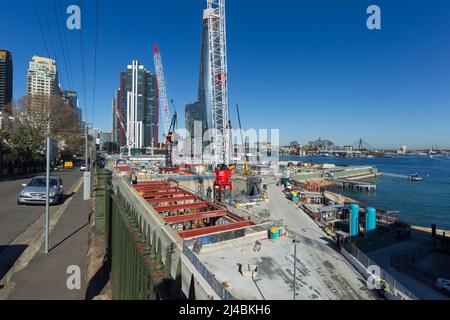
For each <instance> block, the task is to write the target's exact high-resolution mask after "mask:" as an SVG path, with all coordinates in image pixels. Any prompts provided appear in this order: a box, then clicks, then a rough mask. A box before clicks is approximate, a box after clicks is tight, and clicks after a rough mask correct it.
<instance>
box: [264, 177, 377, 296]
mask: <svg viewBox="0 0 450 320" xmlns="http://www.w3.org/2000/svg"><path fill="white" fill-rule="evenodd" d="M264 183H267V184H268V192H269V197H270V204H269V205H268V209H269V210H270V213H271V218H272V219H275V220H276V219H282V220H283V222H284V224H285V225H287V227H288V229H289V230H292V231H293V232H295V233H296V234H298V240H299V241H300V243H299V244H298V251H299V255H300V256H301V258H300V261H301V265H300V264H299V266H298V267H297V268H300V269H299V270H298V273H299V274H310V275H311V278H310V279H311V283H308V285H310V286H313V287H316V288H317V292H318V299H326V300H329V299H332V300H335V299H337V300H341V299H344V300H353V299H363V300H367V299H374V298H375V297H374V296H373V294H372V293H371V292H370V291H369V290H368V289H367V287H366V285H365V280H364V278H363V277H362V276H361V275H360V274H359V273H358V272H357V271H356V270H355V269H354V268H353V266H351V265H350V264H349V263H348V262H347V261H346V260H345V258H344V257H343V256H342V255H341V254H340V253H338V252H337V251H336V250H335V249H334V245H333V244H332V240H331V239H330V238H329V237H328V236H327V235H326V234H325V233H324V232H323V230H322V229H321V228H320V227H319V226H318V225H317V224H316V223H315V222H314V221H313V220H312V219H311V218H310V217H309V216H307V215H306V213H304V212H303V211H302V210H301V209H300V208H298V206H296V205H295V204H294V203H293V202H292V201H289V200H288V199H286V196H285V195H284V193H283V192H282V189H281V187H277V186H276V185H275V183H274V181H273V180H272V181H270V180H269V181H266V182H264Z"/></svg>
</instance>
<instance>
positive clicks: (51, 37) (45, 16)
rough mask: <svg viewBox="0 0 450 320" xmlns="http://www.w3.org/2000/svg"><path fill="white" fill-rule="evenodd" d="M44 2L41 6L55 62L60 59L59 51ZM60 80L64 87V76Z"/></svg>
mask: <svg viewBox="0 0 450 320" xmlns="http://www.w3.org/2000/svg"><path fill="white" fill-rule="evenodd" d="M44 2H45V1H41V4H42V8H43V13H44V19H45V22H46V24H47V29H48V36H49V38H50V44H51V46H52V49H53V53H54V57H53V58H54V60H56V61H59V59H58V53H57V51H56V47H55V44H54V42H53V35H52V31H51V28H50V23H49V19H48V16H47V10H46V9H47V8H46V6H45V4H44ZM49 58H52V57H49ZM61 75H62V74H61ZM59 80H60V81H61V83H62V85H63V86H64V81H63V77H62V76H61V77H59Z"/></svg>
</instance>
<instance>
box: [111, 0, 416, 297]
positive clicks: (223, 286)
mask: <svg viewBox="0 0 450 320" xmlns="http://www.w3.org/2000/svg"><path fill="white" fill-rule="evenodd" d="M203 27H204V29H203V31H204V35H203V41H202V59H201V60H202V62H201V64H202V65H201V68H200V69H201V72H206V73H207V74H201V76H200V79H201V81H200V82H202V81H204V82H205V83H204V84H201V88H200V89H201V90H199V91H202V90H204V91H206V93H205V96H206V97H208V99H207V101H206V103H205V108H206V109H207V110H206V114H207V117H208V119H207V120H208V121H207V122H208V123H209V124H210V127H209V128H208V129H210V130H211V136H210V140H208V141H206V142H205V141H203V140H201V141H200V142H196V143H197V145H199V146H201V147H202V148H203V147H204V146H205V145H208V147H209V149H208V148H206V149H208V152H202V153H201V158H200V159H199V158H198V157H197V158H196V157H195V156H194V152H191V151H189V152H188V153H187V155H186V152H184V155H183V156H182V157H180V145H181V144H183V140H185V139H188V138H190V137H186V136H184V137H183V136H181V135H180V134H179V133H178V130H177V129H178V114H177V112H176V111H175V107H174V106H173V101H172V100H171V99H170V97H169V94H168V92H167V89H166V83H165V76H164V68H163V64H162V57H161V52H160V50H159V48H158V46H157V45H156V44H155V46H154V50H153V53H154V61H155V69H156V75H157V84H158V93H159V106H160V110H161V113H162V119H163V127H164V143H163V144H162V146H161V147H160V148H152V149H151V152H150V153H147V154H143V153H140V152H135V151H136V141H135V140H136V136H135V135H134V132H135V131H133V130H130V128H129V127H130V122H129V121H128V122H127V123H125V122H126V121H125V120H124V119H122V118H121V117H120V115H118V118H119V120H120V125H121V127H122V129H123V131H124V132H126V140H127V144H126V146H123V147H122V149H121V152H120V154H118V155H111V156H109V157H108V168H109V169H110V170H111V171H112V172H113V176H114V179H116V180H117V179H119V180H121V181H123V182H120V183H118V185H120V184H121V183H126V184H127V185H129V186H130V187H131V189H130V190H131V191H130V192H131V193H132V194H133V197H136V199H139V203H144V207H145V208H146V209H145V215H148V217H150V218H151V219H153V220H154V221H157V223H158V224H159V225H161V226H164V228H163V229H162V230H163V233H164V234H166V237H169V238H171V239H175V243H176V244H177V247H178V248H179V249H180V254H181V255H183V256H184V257H186V259H187V261H189V262H186V263H187V265H188V266H189V267H186V268H188V269H189V268H195V272H192V274H195V273H198V275H199V279H197V282H196V283H197V284H198V286H197V289H196V290H197V291H196V292H197V297H201V299H231V300H233V299H239V300H245V299H364V300H366V299H393V300H399V299H406V300H411V299H412V300H414V299H417V297H416V296H415V295H414V294H413V293H411V292H410V291H409V290H408V289H407V288H405V287H404V286H403V285H402V284H400V283H399V282H397V281H396V279H395V278H393V277H392V276H390V275H389V274H387V273H382V274H381V275H380V280H379V282H378V283H376V284H375V285H372V286H369V285H366V284H365V283H366V281H369V280H368V279H369V278H370V277H371V275H370V273H369V271H368V268H369V265H365V264H367V263H363V262H362V260H361V259H360V258H363V257H366V256H365V254H364V252H370V251H374V250H376V249H380V248H383V247H387V246H389V245H392V244H395V243H397V242H398V241H400V240H401V239H402V238H406V237H408V236H409V234H410V228H409V226H408V225H406V224H403V223H401V222H400V221H397V220H396V219H395V218H392V212H385V211H382V210H381V211H380V210H377V209H375V208H370V207H363V206H360V205H359V204H357V203H356V202H355V201H354V200H353V199H348V198H345V197H343V196H341V195H338V194H335V193H332V192H328V191H325V190H324V189H323V186H324V185H326V184H340V185H342V187H344V188H345V187H347V188H354V189H355V190H360V191H365V192H371V191H374V190H376V185H374V184H369V183H366V182H364V181H363V180H364V179H365V178H367V177H376V176H377V175H378V174H379V172H378V170H377V169H376V168H373V167H350V168H340V167H335V166H334V165H330V166H325V165H322V166H321V167H315V166H314V165H308V164H301V165H300V164H299V165H297V166H296V165H292V164H287V163H283V162H279V161H278V159H276V158H275V157H271V156H267V154H262V152H261V153H259V152H258V151H260V150H259V149H258V148H257V151H256V152H255V153H250V152H247V151H248V150H247V149H248V148H246V144H247V142H246V141H245V138H244V134H243V131H244V130H243V128H242V124H241V117H240V110H239V106H237V109H236V111H237V115H238V123H237V124H235V125H232V123H231V121H230V117H229V102H228V78H229V76H228V66H227V46H226V43H227V41H226V18H225V1H224V0H214V1H207V8H206V9H205V10H204V12H203ZM205 32H206V34H205ZM205 41H206V43H205ZM205 64H206V65H205ZM205 70H206V71H205ZM169 101H172V109H173V112H172V113H171V112H170V109H171V108H170V105H169ZM200 101H202V100H201V99H200ZM244 120H245V119H244ZM232 127H238V128H239V132H240V139H239V140H240V142H239V143H238V145H240V147H237V148H236V146H235V144H234V143H233V142H234V141H233V139H232V137H231V133H230V132H231V130H232ZM257 144H259V142H257ZM236 151H237V152H236ZM264 151H266V152H267V150H264ZM261 159H264V160H261ZM355 178H356V179H357V180H356V181H355ZM114 179H113V180H114ZM383 219H384V220H383ZM361 235H363V236H361ZM355 252H356V253H357V255H356V256H355ZM367 261H369V260H367ZM367 261H366V262H367ZM186 281H187V280H186ZM186 281H185V282H186ZM199 287H201V289H199Z"/></svg>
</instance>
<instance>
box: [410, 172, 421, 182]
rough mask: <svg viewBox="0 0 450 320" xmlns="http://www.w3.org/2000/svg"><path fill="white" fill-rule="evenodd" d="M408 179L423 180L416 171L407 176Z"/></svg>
mask: <svg viewBox="0 0 450 320" xmlns="http://www.w3.org/2000/svg"><path fill="white" fill-rule="evenodd" d="M409 179H410V180H411V181H422V180H423V177H421V176H419V174H418V173H413V174H412V175H411V176H410V177H409Z"/></svg>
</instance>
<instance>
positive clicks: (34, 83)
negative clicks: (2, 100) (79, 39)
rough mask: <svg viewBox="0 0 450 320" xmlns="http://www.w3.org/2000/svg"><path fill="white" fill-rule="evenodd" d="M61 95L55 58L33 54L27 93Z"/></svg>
mask: <svg viewBox="0 0 450 320" xmlns="http://www.w3.org/2000/svg"><path fill="white" fill-rule="evenodd" d="M36 94H42V95H60V89H59V83H58V71H57V67H56V62H55V60H52V59H48V58H42V57H38V56H33V58H32V59H31V61H30V65H29V68H28V75H27V95H36Z"/></svg>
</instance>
